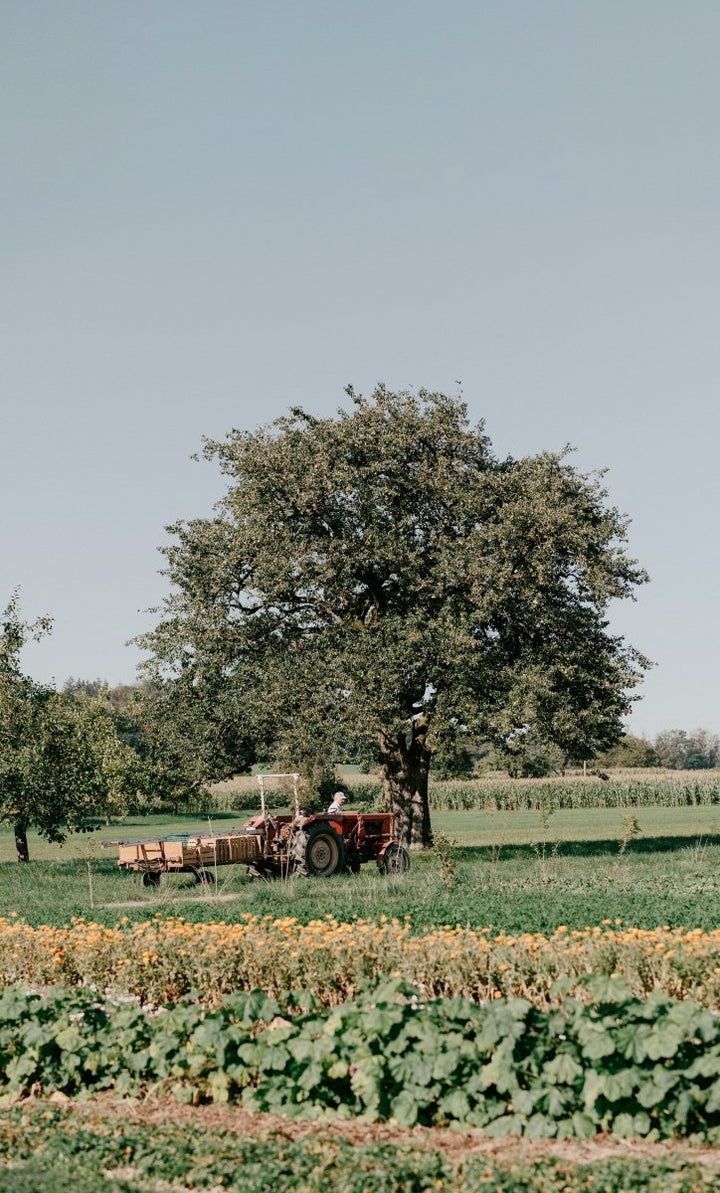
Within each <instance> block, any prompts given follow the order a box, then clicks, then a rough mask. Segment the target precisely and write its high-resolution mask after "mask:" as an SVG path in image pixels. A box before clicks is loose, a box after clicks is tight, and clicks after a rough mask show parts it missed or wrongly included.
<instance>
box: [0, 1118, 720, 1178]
mask: <svg viewBox="0 0 720 1193" xmlns="http://www.w3.org/2000/svg"><path fill="white" fill-rule="evenodd" d="M717 1179H718V1174H717V1170H716V1169H715V1168H708V1167H707V1165H701V1164H699V1163H698V1162H697V1161H693V1159H692V1157H691V1156H687V1155H685V1156H682V1157H675V1158H673V1157H672V1156H668V1155H663V1156H660V1155H658V1156H657V1157H654V1158H650V1157H647V1156H644V1157H643V1158H642V1159H641V1158H633V1157H629V1156H627V1155H624V1156H623V1155H619V1154H615V1155H611V1156H609V1157H608V1156H605V1157H604V1158H602V1159H596V1160H593V1161H589V1162H588V1161H585V1162H584V1163H583V1162H577V1161H575V1162H573V1161H572V1160H570V1159H563V1158H562V1157H561V1156H559V1155H557V1154H556V1155H552V1154H551V1155H547V1154H544V1155H543V1156H542V1157H537V1158H535V1159H532V1158H529V1157H527V1156H524V1155H515V1156H512V1155H510V1156H508V1155H503V1156H502V1157H494V1158H493V1157H487V1156H483V1155H478V1154H476V1155H474V1156H472V1155H469V1156H468V1155H467V1154H466V1155H465V1156H464V1157H463V1159H462V1160H461V1161H458V1160H453V1158H452V1157H451V1156H448V1155H445V1154H443V1153H442V1152H440V1151H438V1150H437V1148H435V1147H433V1146H431V1145H429V1144H428V1143H425V1145H418V1142H417V1140H416V1141H415V1143H414V1145H413V1146H412V1147H411V1146H409V1145H408V1144H407V1143H404V1144H402V1143H401V1144H393V1143H391V1142H387V1141H385V1140H375V1141H374V1142H372V1143H369V1142H366V1143H359V1144H353V1143H351V1142H350V1141H348V1140H347V1139H345V1138H344V1137H343V1135H342V1134H340V1133H338V1132H337V1131H333V1130H326V1131H322V1132H316V1133H313V1134H312V1135H308V1136H305V1137H300V1138H297V1139H292V1138H290V1137H289V1136H288V1135H287V1134H285V1133H282V1132H275V1133H274V1134H272V1135H268V1136H265V1137H257V1136H255V1137H253V1136H247V1135H246V1134H237V1133H235V1132H233V1131H228V1130H222V1129H219V1128H208V1127H206V1126H204V1125H203V1124H202V1123H200V1122H193V1123H192V1127H191V1129H188V1123H187V1122H180V1123H177V1124H171V1123H167V1124H159V1123H158V1122H157V1121H153V1122H152V1123H146V1122H143V1121H132V1120H128V1117H127V1116H123V1117H122V1118H119V1117H118V1116H115V1115H111V1114H106V1115H104V1116H101V1115H97V1114H95V1115H93V1116H92V1117H89V1116H87V1115H85V1116H83V1115H79V1114H78V1113H77V1111H75V1110H68V1109H59V1108H57V1107H44V1106H37V1105H35V1106H33V1107H27V1106H24V1107H22V1108H20V1107H18V1108H13V1109H11V1110H6V1111H5V1112H3V1113H0V1185H1V1186H2V1189H3V1193H34V1190H36V1189H37V1190H40V1189H42V1190H43V1191H45V1193H75V1191H76V1190H77V1189H82V1190H83V1193H130V1191H132V1193H159V1191H160V1190H168V1189H169V1188H170V1187H172V1188H183V1189H184V1188H192V1189H207V1190H209V1189H216V1190H217V1189H219V1188H223V1189H228V1190H237V1191H238V1193H239V1191H242V1193H398V1191H402V1193H626V1190H628V1189H642V1190H644V1191H645V1193H711V1191H712V1190H716V1189H717ZM171 1182H172V1185H171Z"/></svg>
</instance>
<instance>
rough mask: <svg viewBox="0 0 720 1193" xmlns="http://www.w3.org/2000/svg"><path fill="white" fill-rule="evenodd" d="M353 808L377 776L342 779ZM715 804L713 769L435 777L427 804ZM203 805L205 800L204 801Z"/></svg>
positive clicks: (252, 804)
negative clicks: (639, 773)
mask: <svg viewBox="0 0 720 1193" xmlns="http://www.w3.org/2000/svg"><path fill="white" fill-rule="evenodd" d="M345 787H346V789H347V791H348V792H349V795H350V799H351V802H352V806H353V807H354V808H361V809H362V808H370V807H376V806H379V805H380V801H381V796H382V788H381V785H380V781H379V780H377V779H370V780H367V779H364V780H362V781H357V780H356V781H353V780H352V779H349V780H347V781H346V783H345ZM266 795H267V798H268V800H269V802H270V804H271V806H277V807H281V806H282V807H284V806H285V805H287V803H288V799H289V795H288V792H287V791H283V790H272V789H270V790H268V791H267V793H266ZM258 798H259V797H258V793H257V788H256V787H253V786H250V787H245V786H241V787H238V788H233V787H232V786H228V787H227V788H225V789H222V788H219V789H217V790H216V791H215V792H214V793H213V799H212V805H213V807H215V808H216V810H227V811H238V810H243V809H244V810H250V809H253V810H257V807H258ZM716 804H720V773H719V772H718V771H708V772H704V771H691V772H688V771H681V772H678V773H669V774H668V773H666V774H662V773H661V774H658V773H655V772H653V773H651V774H644V775H642V776H633V775H628V774H623V775H612V776H611V777H610V778H607V779H601V778H600V777H598V776H589V777H587V778H583V776H582V775H568V776H564V777H560V776H553V777H551V778H545V779H508V778H490V777H487V778H482V779H445V780H443V779H438V780H433V779H432V777H431V781H430V806H431V808H432V809H433V810H435V811H445V812H456V811H470V810H482V809H486V810H492V811H508V812H513V811H538V810H541V809H558V810H559V809H562V808H652V807H660V808H681V807H708V806H713V805H716ZM203 809H205V805H203Z"/></svg>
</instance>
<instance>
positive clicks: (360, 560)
mask: <svg viewBox="0 0 720 1193" xmlns="http://www.w3.org/2000/svg"><path fill="white" fill-rule="evenodd" d="M348 395H349V398H350V401H351V405H352V408H351V410H350V411H345V410H341V411H340V412H339V413H338V416H337V418H324V419H318V418H315V417H314V416H313V415H311V414H309V413H307V412H306V411H304V410H302V409H300V408H293V409H292V410H291V412H290V414H289V416H288V417H287V418H283V419H279V420H278V421H277V422H276V423H274V424H273V425H272V426H271V427H268V428H262V429H260V430H258V431H256V432H253V433H250V432H241V431H233V432H231V433H230V435H229V436H228V437H227V439H226V440H224V441H219V442H209V443H207V444H206V447H205V455H206V456H207V457H208V458H209V459H214V460H217V461H218V463H219V465H220V468H221V469H222V471H223V472H224V473H225V475H226V476H227V478H228V481H229V488H228V491H227V493H226V496H225V497H224V498H223V500H222V501H221V502H220V504H219V506H218V509H217V514H216V516H215V517H213V518H207V519H205V518H203V519H195V520H192V521H189V522H180V523H177V524H176V525H175V526H174V527H171V530H172V532H173V534H174V536H175V541H174V542H173V544H172V545H171V546H169V547H168V548H167V549H166V558H167V564H168V574H169V577H170V580H171V582H172V585H173V592H172V594H171V596H170V598H169V599H168V601H167V603H166V606H165V608H164V616H163V617H162V620H161V621H160V623H159V624H158V626H157V629H156V630H155V631H154V632H152V633H150V634H149V635H147V636H146V637H145V638H143V639H141V644H142V645H143V646H145V647H146V648H147V649H149V650H150V652H151V661H150V667H151V669H153V668H154V670H155V673H156V674H160V675H168V674H169V675H174V676H175V677H179V676H181V675H182V674H183V672H185V673H186V674H188V675H190V676H192V682H193V683H194V684H196V685H197V687H198V689H199V690H203V688H204V687H205V686H206V685H208V684H209V685H211V686H212V687H213V688H214V690H215V691H216V692H217V693H221V692H223V693H224V696H223V697H222V698H223V699H229V698H231V699H233V700H236V701H239V700H240V699H241V698H242V702H243V707H244V710H245V712H246V724H248V725H250V724H254V726H255V729H256V735H257V740H258V741H263V740H266V739H267V737H268V736H270V735H273V736H274V737H275V739H276V740H278V739H279V740H280V741H282V740H283V739H284V738H286V737H287V735H288V734H289V733H291V734H297V733H298V732H302V735H303V736H304V738H305V739H306V740H311V741H312V742H313V743H314V747H317V750H319V751H321V752H325V753H327V751H328V749H329V743H331V742H332V740H333V739H334V740H338V739H342V740H343V741H344V742H345V743H348V742H352V741H353V740H358V741H365V742H366V743H367V742H369V741H371V740H372V741H374V743H375V747H376V750H377V757H378V760H379V763H380V768H381V774H382V779H383V785H384V792H385V801H386V806H387V807H388V808H390V809H391V810H393V811H394V812H395V813H396V815H397V818H398V824H399V830H400V834H401V836H402V838H403V839H404V840H405V841H406V842H407V843H418V844H421V843H422V844H428V843H429V841H430V839H431V828H430V814H429V805H428V774H429V767H430V759H431V757H432V752H433V748H434V741H435V740H436V737H437V735H438V733H439V732H440V731H444V732H450V731H451V730H452V727H453V726H463V727H464V728H465V729H467V732H468V733H469V734H470V735H471V736H472V737H473V738H475V739H477V740H491V741H493V742H496V743H497V744H499V745H504V744H506V743H507V742H508V741H511V740H512V738H513V737H514V736H515V735H517V734H519V733H526V732H529V731H532V734H533V738H534V740H535V741H536V742H537V743H538V746H539V747H542V746H544V745H554V746H556V747H557V748H558V749H559V750H560V751H561V752H562V754H563V756H566V757H570V756H572V757H576V758H580V759H583V758H591V757H593V756H594V754H595V753H596V752H597V751H598V750H600V749H603V748H606V747H608V746H610V745H612V743H613V742H614V741H616V740H617V738H618V737H619V736H620V734H621V732H622V717H623V715H624V714H625V713H626V712H627V711H628V708H629V694H628V693H629V689H630V688H631V687H632V686H633V685H634V684H635V683H636V682H637V681H638V679H639V676H640V673H641V671H642V668H643V666H644V664H645V660H643V658H642V656H640V655H639V654H638V653H637V652H636V651H634V650H633V649H632V648H630V647H628V646H627V645H626V644H625V643H624V642H623V640H622V639H621V638H619V637H617V636H615V635H612V634H610V633H609V632H608V627H607V620H606V616H605V613H606V608H607V605H608V603H609V602H610V601H611V600H612V599H614V598H623V597H627V596H630V595H631V594H632V592H633V590H634V588H635V586H636V585H637V584H640V583H642V582H643V581H644V580H645V578H646V577H645V575H644V573H643V572H642V571H641V570H640V569H639V568H638V566H637V565H636V564H635V562H634V561H633V560H631V559H629V558H628V556H627V555H626V553H625V551H624V549H623V542H624V539H625V535H626V522H625V519H624V518H622V517H621V516H620V514H618V512H617V511H616V510H614V509H612V508H608V506H607V505H606V504H605V498H606V493H605V491H604V490H603V488H602V486H601V484H600V482H599V480H598V478H597V477H588V476H584V475H582V474H579V473H578V472H576V471H575V470H574V469H573V468H572V467H571V466H570V465H569V464H568V463H567V461H566V459H565V458H564V455H562V454H560V455H557V454H543V455H540V456H535V457H531V458H526V459H521V460H509V459H508V460H497V459H495V457H494V456H493V454H492V451H491V445H490V442H489V440H488V438H487V436H486V435H485V434H484V430H483V428H482V426H479V427H476V428H473V427H471V426H470V425H469V423H468V419H467V411H466V408H465V406H464V404H463V403H462V402H460V401H458V400H456V399H453V398H449V397H446V396H445V395H443V394H434V393H427V392H425V391H420V392H419V393H418V394H409V393H398V394H394V393H390V392H389V391H387V390H386V389H385V388H384V387H382V386H380V387H378V388H377V389H376V391H375V393H374V394H373V395H372V397H371V398H370V399H366V398H364V397H362V396H361V395H359V394H356V393H354V392H353V390H352V389H350V390H348Z"/></svg>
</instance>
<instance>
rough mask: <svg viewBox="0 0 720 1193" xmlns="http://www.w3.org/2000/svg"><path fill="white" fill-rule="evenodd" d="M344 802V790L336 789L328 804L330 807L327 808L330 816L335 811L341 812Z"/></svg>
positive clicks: (345, 800)
mask: <svg viewBox="0 0 720 1193" xmlns="http://www.w3.org/2000/svg"><path fill="white" fill-rule="evenodd" d="M346 803H347V796H346V794H345V792H344V791H336V792H335V794H334V796H333V797H332V803H331V804H330V807H329V808H328V812H329V813H330V815H331V816H332V815H334V814H335V813H336V812H342V810H343V807H344V805H345V804H346Z"/></svg>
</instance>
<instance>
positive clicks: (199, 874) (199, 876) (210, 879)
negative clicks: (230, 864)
mask: <svg viewBox="0 0 720 1193" xmlns="http://www.w3.org/2000/svg"><path fill="white" fill-rule="evenodd" d="M195 882H196V883H197V882H199V883H201V884H202V885H203V886H212V885H213V883H214V882H215V875H214V874H213V872H212V870H196V871H195Z"/></svg>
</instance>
